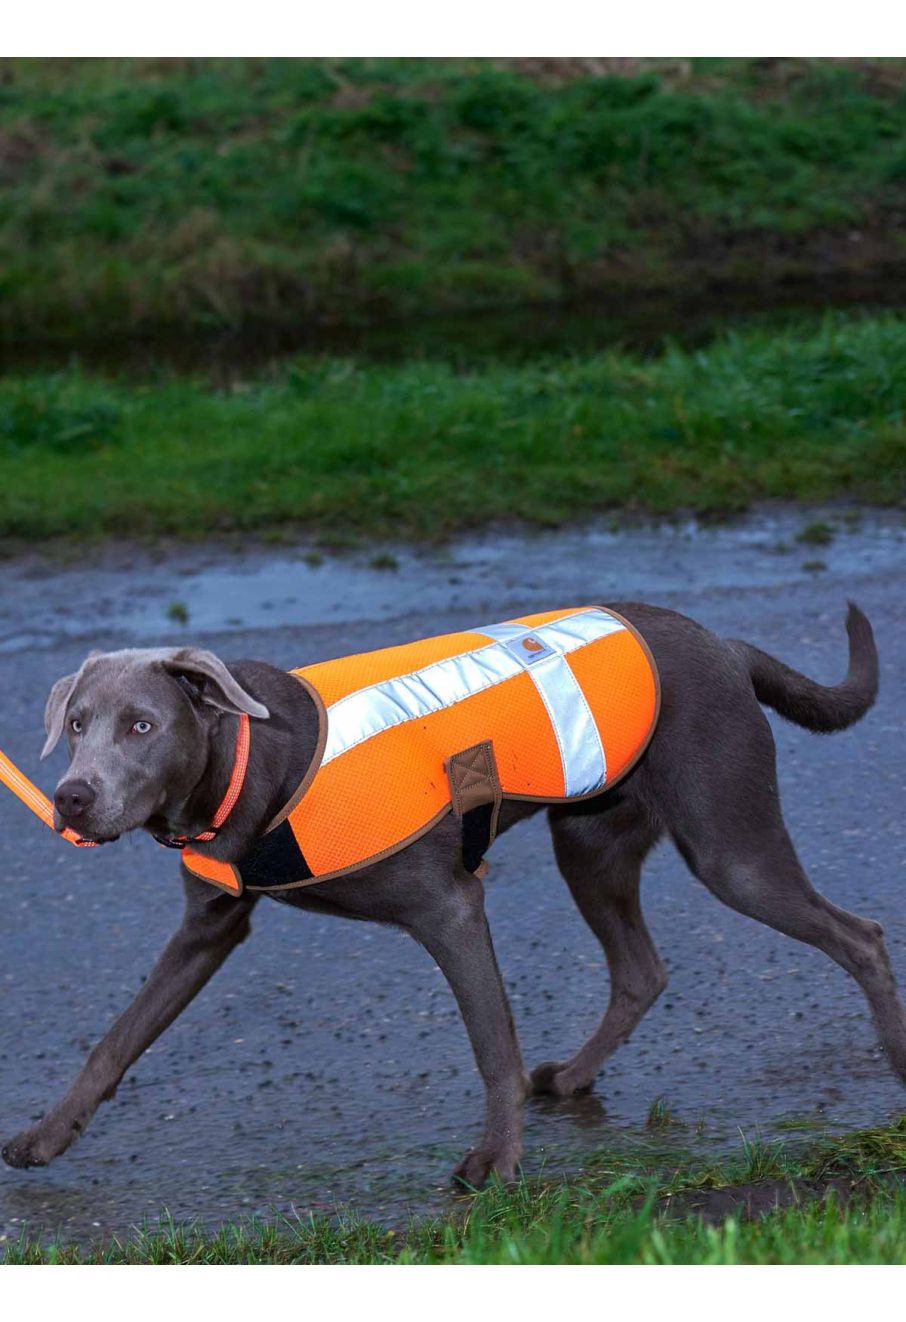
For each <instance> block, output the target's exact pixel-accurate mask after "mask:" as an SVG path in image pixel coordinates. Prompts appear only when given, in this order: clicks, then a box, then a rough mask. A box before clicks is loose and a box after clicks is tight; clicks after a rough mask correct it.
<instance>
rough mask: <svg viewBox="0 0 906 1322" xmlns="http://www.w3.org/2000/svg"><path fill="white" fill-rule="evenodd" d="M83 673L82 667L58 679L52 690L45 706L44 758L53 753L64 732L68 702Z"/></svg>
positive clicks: (42, 750)
mask: <svg viewBox="0 0 906 1322" xmlns="http://www.w3.org/2000/svg"><path fill="white" fill-rule="evenodd" d="M81 673H82V671H81V668H80V669H79V670H76V671H74V672H73V674H71V675H64V676H63V678H62V679H58V680H57V682H56V684H54V686H53V688H52V689H51V690H50V697H49V698H48V699H47V706H46V707H45V708H44V729H45V730H46V732H47V739H46V740H45V742H44V747H43V748H42V749H41V757H42V758H45V757H47V755H48V754H49V753H52V752H53V750H54V749H55V748H56V746H57V744H58V742H59V739H60V735H61V734H62V733H63V717H64V716H65V715H66V704H67V703H68V702H69V699H70V698H71V696H72V690H73V689H74V688H75V682H76V680H77V679H78V677H79V675H80V674H81Z"/></svg>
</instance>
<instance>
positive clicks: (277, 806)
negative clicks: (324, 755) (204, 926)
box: [145, 663, 318, 862]
mask: <svg viewBox="0 0 906 1322" xmlns="http://www.w3.org/2000/svg"><path fill="white" fill-rule="evenodd" d="M251 666H254V672H255V673H254V677H253V679H252V680H251V681H249V680H248V679H247V677H246V673H245V672H246V670H247V669H250V668H251ZM230 670H231V671H232V672H233V673H234V674H235V675H236V678H237V679H239V680H240V682H242V683H243V685H244V686H245V687H246V688H247V691H248V692H250V693H252V694H253V695H254V696H255V697H256V698H258V699H259V700H260V701H261V702H263V703H265V705H266V706H267V707H268V710H269V711H270V717H269V719H267V720H264V721H261V720H255V719H252V721H251V725H250V733H251V739H250V747H249V759H248V769H247V771H246V775H245V779H244V782H243V785H242V791H241V793H240V795H239V798H238V800H237V801H236V804H235V806H234V808H233V810H232V812H231V813H230V815H229V817H228V818H227V819H226V821H225V822H224V823H223V825H222V827H221V828H220V831H219V832H218V834H217V836H216V837H215V839H213V840H211V841H204V842H198V843H195V842H193V844H192V848H193V849H195V850H198V851H199V852H202V853H204V854H207V855H208V856H210V857H211V858H217V859H221V860H225V861H229V862H234V861H235V860H236V859H238V858H241V857H242V855H243V854H244V853H245V852H246V851H247V850H248V849H249V848H250V847H251V845H252V844H253V843H254V841H255V840H256V839H257V838H258V836H260V835H261V834H262V833H263V832H264V830H265V829H266V827H267V825H268V823H269V822H270V821H271V820H272V818H273V817H275V816H276V814H277V813H278V812H279V811H280V810H281V808H282V807H283V806H284V804H286V803H287V802H288V801H289V799H290V798H291V796H292V795H293V793H294V792H295V790H296V788H297V787H298V785H299V783H300V781H301V780H302V777H303V776H304V774H305V771H306V769H307V767H308V765H309V763H310V762H311V759H312V757H313V756H314V753H315V749H316V748H317V742H318V713H317V710H316V708H315V705H314V703H313V702H312V700H311V698H310V697H309V695H308V693H307V692H306V691H305V689H304V688H303V687H302V685H301V684H299V682H298V681H297V680H296V679H294V678H293V676H292V675H289V674H287V673H286V672H285V671H281V670H277V669H276V667H273V666H265V665H264V663H238V664H237V665H235V666H231V667H230ZM263 672H264V673H263ZM267 672H270V673H267ZM237 723H238V717H236V716H232V715H230V714H229V713H223V714H222V715H221V716H220V718H219V719H217V720H216V722H215V724H214V726H213V728H212V729H211V732H210V735H209V752H208V760H207V764H206V766H205V771H204V774H203V775H202V777H201V779H200V781H199V782H198V784H197V785H196V786H195V788H194V789H193V790H192V792H191V793H190V794H189V795H188V797H187V798H186V799H185V800H183V802H181V803H179V804H175V805H168V806H167V807H166V808H165V809H164V811H163V812H162V814H161V815H160V816H158V817H155V818H153V819H152V820H151V821H149V822H148V823H147V824H146V827H145V829H146V830H148V831H150V832H151V833H152V834H154V835H159V836H160V835H167V836H184V837H189V838H190V839H191V838H192V837H194V836H197V835H200V834H201V833H203V832H205V831H207V830H209V829H210V826H211V822H212V821H213V818H214V815H215V813H216V812H217V809H218V807H219V805H220V803H221V802H222V800H223V797H224V795H225V793H226V790H227V786H228V785H229V782H230V777H231V775H232V772H233V765H234V761H235V755H236V728H237Z"/></svg>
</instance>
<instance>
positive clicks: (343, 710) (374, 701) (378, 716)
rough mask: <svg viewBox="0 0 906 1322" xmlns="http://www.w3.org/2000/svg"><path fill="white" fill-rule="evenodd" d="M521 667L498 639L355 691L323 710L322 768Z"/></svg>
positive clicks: (519, 669) (495, 682)
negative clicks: (325, 740) (410, 672)
mask: <svg viewBox="0 0 906 1322" xmlns="http://www.w3.org/2000/svg"><path fill="white" fill-rule="evenodd" d="M522 669H523V667H522V665H521V663H520V662H519V660H518V659H517V658H516V657H515V656H513V654H512V653H511V652H510V651H509V650H508V649H507V648H506V647H504V646H503V644H502V643H491V644H489V646H487V647H480V648H479V649H478V650H477V651H475V652H464V653H463V654H462V655H461V656H451V657H449V658H448V659H447V660H446V661H435V662H434V663H433V665H430V666H425V668H424V669H423V670H416V671H413V672H412V674H410V675H400V676H398V677H397V678H396V679H385V680H383V681H382V682H381V683H380V684H372V685H371V686H370V688H367V689H358V690H357V691H356V692H355V693H349V694H347V696H346V697H345V698H340V699H339V701H337V702H335V703H333V704H332V705H331V706H330V707H328V708H327V743H326V745H325V747H324V757H323V759H322V761H321V765H322V766H326V765H327V763H328V762H332V761H333V759H334V758H335V757H339V756H340V754H341V753H345V752H347V751H348V750H349V749H350V748H354V747H355V746H356V744H360V743H362V742H363V740H365V739H370V738H371V737H372V735H376V734H380V733H381V731H382V730H387V729H389V728H390V727H391V726H393V725H401V724H402V723H403V722H404V721H414V720H416V719H417V718H418V717H420V716H429V715H430V714H431V713H432V712H436V711H442V710H443V708H444V707H451V706H452V705H453V704H454V703H455V702H461V701H462V699H463V698H469V697H471V696H472V694H473V693H480V692H481V691H482V689H487V688H490V687H491V686H492V685H493V684H500V683H501V682H502V681H503V680H505V679H512V678H513V676H514V675H518V674H520V673H521V672H522Z"/></svg>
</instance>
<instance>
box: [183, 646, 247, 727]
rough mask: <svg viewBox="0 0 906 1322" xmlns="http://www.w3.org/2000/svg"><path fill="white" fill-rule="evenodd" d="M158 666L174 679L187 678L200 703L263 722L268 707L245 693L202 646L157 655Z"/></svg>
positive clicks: (216, 659)
mask: <svg viewBox="0 0 906 1322" xmlns="http://www.w3.org/2000/svg"><path fill="white" fill-rule="evenodd" d="M161 665H162V666H163V667H164V669H165V670H166V671H168V672H169V674H171V675H175V676H176V678H177V679H184V680H187V681H188V683H189V685H190V686H191V688H192V689H193V691H194V692H195V693H196V694H197V696H198V698H199V700H200V701H201V702H204V703H207V704H208V706H210V707H217V708H218V709H219V710H220V711H228V712H233V714H234V715H239V714H240V713H242V712H245V713H247V714H248V715H249V716H256V717H257V718H258V720H260V721H266V720H267V718H268V717H269V716H270V712H269V711H268V709H267V708H266V707H265V706H263V705H262V704H261V703H260V702H256V700H255V699H254V698H253V697H252V695H251V694H250V693H246V691H245V689H244V688H243V687H242V685H241V684H240V683H238V681H237V680H235V679H234V678H233V676H232V675H231V674H230V672H229V671H228V670H227V668H226V666H225V665H224V664H223V662H222V661H221V660H220V658H219V657H217V656H215V655H214V653H213V652H207V651H205V650H204V648H202V647H175V648H174V649H173V651H172V652H171V653H169V654H168V655H167V656H164V657H162V658H161Z"/></svg>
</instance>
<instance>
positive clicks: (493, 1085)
mask: <svg viewBox="0 0 906 1322" xmlns="http://www.w3.org/2000/svg"><path fill="white" fill-rule="evenodd" d="M406 927H407V928H408V930H409V931H410V932H411V933H412V935H413V936H414V937H416V939H417V940H418V941H420V942H421V944H422V945H423V946H424V947H425V949H426V950H427V951H428V953H429V954H430V955H432V956H433V957H434V959H435V960H436V961H437V963H438V965H439V967H440V969H441V972H442V973H443V974H444V975H445V977H446V979H447V981H448V982H449V984H450V986H451V988H452V990H453V994H454V995H455V997H456V1000H457V1002H458V1004H459V1008H460V1011H461V1012H462V1017H463V1019H464V1020H465V1024H466V1028H467V1030H468V1033H469V1038H470V1040H471V1042H472V1049H473V1051H474V1052H475V1060H476V1063H477V1065H478V1069H479V1071H480V1072H481V1077H482V1079H483V1080H484V1085H485V1093H486V1104H487V1112H486V1119H485V1130H484V1134H483V1135H482V1138H481V1141H480V1142H479V1144H478V1146H477V1147H476V1148H473V1149H472V1151H471V1152H468V1153H467V1154H466V1156H465V1157H464V1158H463V1160H462V1161H461V1162H460V1163H459V1165H458V1166H457V1167H456V1170H455V1171H454V1175H455V1177H456V1178H457V1179H458V1180H460V1181H461V1182H462V1183H464V1184H467V1185H470V1186H472V1187H474V1188H480V1187H481V1185H482V1184H484V1182H485V1180H486V1179H487V1178H488V1176H489V1175H491V1174H492V1172H496V1174H497V1175H499V1176H500V1178H501V1179H502V1180H504V1181H509V1180H513V1179H515V1176H516V1167H517V1164H518V1161H519V1158H520V1156H521V1154H522V1105H523V1102H524V1101H525V1097H526V1093H527V1091H528V1079H527V1077H526V1074H525V1070H524V1068H523V1064H522V1056H521V1053H520V1050H519V1043H518V1042H517V1040H516V1031H515V1029H514V1027H513V1016H512V1013H511V1012H510V1006H509V1002H508V1001H507V997H506V992H505V991H504V987H503V979H502V978H501V976H500V970H499V968H498V967H497V958H496V956H495V954H494V947H493V945H492V944H491V934H490V931H489V930H488V923H487V919H486V917H485V912H484V891H483V888H482V885H481V883H480V882H479V881H476V880H475V878H474V877H471V876H466V875H465V874H460V875H459V876H457V878H456V880H455V882H454V883H453V884H452V885H451V884H449V883H448V884H446V885H445V886H444V888H443V890H442V891H441V892H440V894H437V893H435V895H434V899H433V902H431V903H429V904H426V905H424V906H423V907H421V908H420V911H419V912H418V913H417V914H416V915H415V916H414V918H413V917H411V916H410V917H409V918H408V920H407V922H406Z"/></svg>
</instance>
